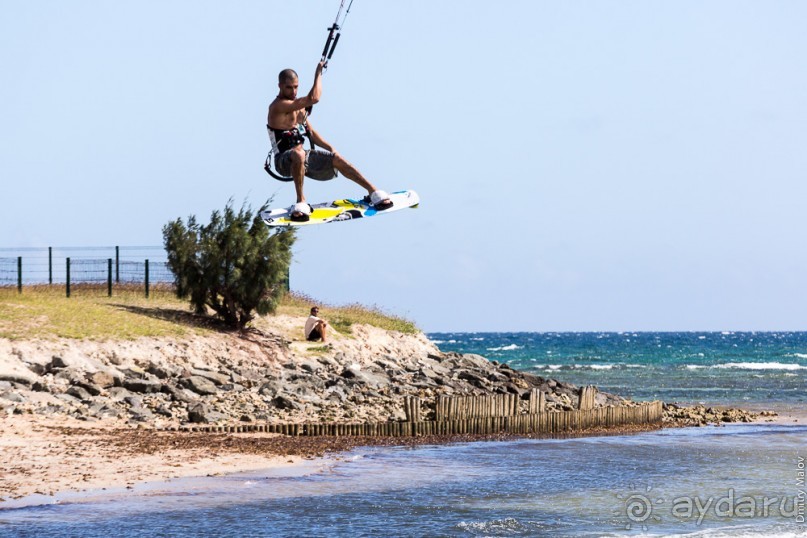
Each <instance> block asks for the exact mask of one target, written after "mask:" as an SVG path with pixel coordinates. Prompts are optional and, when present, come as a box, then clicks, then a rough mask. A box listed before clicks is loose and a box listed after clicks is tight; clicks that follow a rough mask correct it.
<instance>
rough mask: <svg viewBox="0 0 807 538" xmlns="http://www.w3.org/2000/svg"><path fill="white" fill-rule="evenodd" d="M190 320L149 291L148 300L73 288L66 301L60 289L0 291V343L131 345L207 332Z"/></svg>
mask: <svg viewBox="0 0 807 538" xmlns="http://www.w3.org/2000/svg"><path fill="white" fill-rule="evenodd" d="M192 317H193V316H191V315H190V313H189V309H188V305H187V303H186V302H185V301H180V300H178V299H176V298H175V297H174V295H173V294H172V293H171V292H167V291H159V290H156V291H152V293H151V296H150V298H149V299H146V298H145V297H144V295H143V292H142V290H140V291H128V290H125V289H124V290H120V289H116V290H115V292H114V295H113V296H112V297H107V296H106V288H105V287H104V288H103V289H101V288H87V287H83V288H76V287H74V288H73V289H72V290H71V297H70V298H67V297H65V292H64V287H62V286H54V287H49V286H28V287H25V288H24V289H23V293H22V294H18V293H17V290H16V289H12V290H10V289H0V337H2V338H8V339H12V340H16V339H29V338H49V337H62V338H87V339H95V340H104V339H108V338H123V339H133V338H138V337H142V336H180V335H186V334H188V333H190V332H198V331H202V332H203V331H205V330H207V329H205V327H204V326H203V324H199V323H193V322H192V320H191V319H190V318H192Z"/></svg>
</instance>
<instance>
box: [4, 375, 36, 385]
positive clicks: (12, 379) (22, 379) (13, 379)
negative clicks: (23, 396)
mask: <svg viewBox="0 0 807 538" xmlns="http://www.w3.org/2000/svg"><path fill="white" fill-rule="evenodd" d="M0 381H8V382H9V383H19V384H20V385H26V386H30V385H31V383H33V382H34V379H33V378H31V377H26V376H24V375H20V374H14V373H4V374H3V373H0Z"/></svg>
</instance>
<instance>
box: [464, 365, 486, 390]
mask: <svg viewBox="0 0 807 538" xmlns="http://www.w3.org/2000/svg"><path fill="white" fill-rule="evenodd" d="M456 375H457V379H462V380H463V381H467V382H469V383H470V384H471V385H473V386H475V387H477V388H480V389H486V388H487V387H488V386H489V385H490V383H488V380H487V379H485V378H484V377H481V376H478V375H476V374H475V373H473V372H469V371H468V370H461V371H460V372H459V373H458V374H456Z"/></svg>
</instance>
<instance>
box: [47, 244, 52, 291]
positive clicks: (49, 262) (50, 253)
mask: <svg viewBox="0 0 807 538" xmlns="http://www.w3.org/2000/svg"><path fill="white" fill-rule="evenodd" d="M48 285H49V286H50V285H53V247H48Z"/></svg>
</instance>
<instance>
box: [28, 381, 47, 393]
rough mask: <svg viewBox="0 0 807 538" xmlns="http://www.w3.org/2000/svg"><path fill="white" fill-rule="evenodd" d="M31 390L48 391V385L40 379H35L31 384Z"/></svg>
mask: <svg viewBox="0 0 807 538" xmlns="http://www.w3.org/2000/svg"><path fill="white" fill-rule="evenodd" d="M31 390H33V391H36V392H50V387H48V386H47V385H46V384H45V383H43V382H42V381H37V382H35V383H34V384H33V385H31Z"/></svg>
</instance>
